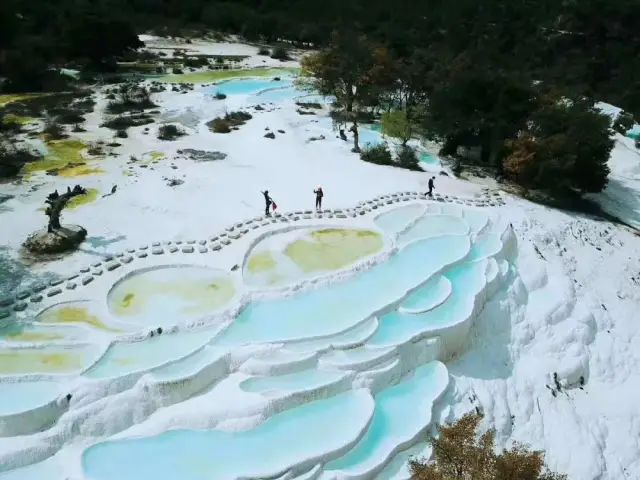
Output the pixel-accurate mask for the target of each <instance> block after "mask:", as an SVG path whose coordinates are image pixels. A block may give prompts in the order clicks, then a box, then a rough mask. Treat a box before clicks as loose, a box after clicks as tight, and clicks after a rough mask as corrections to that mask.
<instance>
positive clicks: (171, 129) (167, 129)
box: [158, 124, 186, 140]
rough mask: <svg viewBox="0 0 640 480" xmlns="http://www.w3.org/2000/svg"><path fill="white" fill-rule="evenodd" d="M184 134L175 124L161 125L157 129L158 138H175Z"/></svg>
mask: <svg viewBox="0 0 640 480" xmlns="http://www.w3.org/2000/svg"><path fill="white" fill-rule="evenodd" d="M183 135H186V133H185V132H184V131H183V130H181V129H179V128H178V127H177V126H176V125H171V124H168V125H162V126H161V127H160V128H159V129H158V138H159V139H160V140H175V139H176V138H178V137H181V136H183Z"/></svg>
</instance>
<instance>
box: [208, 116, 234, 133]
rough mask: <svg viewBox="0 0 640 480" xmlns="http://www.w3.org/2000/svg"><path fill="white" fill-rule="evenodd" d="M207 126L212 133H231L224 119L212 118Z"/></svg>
mask: <svg viewBox="0 0 640 480" xmlns="http://www.w3.org/2000/svg"><path fill="white" fill-rule="evenodd" d="M207 126H208V127H209V129H210V130H211V131H212V132H213V133H229V132H231V126H230V125H229V122H227V121H226V120H225V119H224V118H220V117H218V118H214V119H213V120H211V121H210V122H209V123H207Z"/></svg>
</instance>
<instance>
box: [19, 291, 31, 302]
mask: <svg viewBox="0 0 640 480" xmlns="http://www.w3.org/2000/svg"><path fill="white" fill-rule="evenodd" d="M30 295H31V293H30V292H28V291H26V290H23V291H22V292H18V293H17V294H16V298H17V299H18V300H24V299H25V298H29V296H30Z"/></svg>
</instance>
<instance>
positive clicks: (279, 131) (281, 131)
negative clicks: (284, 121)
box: [278, 130, 286, 133]
mask: <svg viewBox="0 0 640 480" xmlns="http://www.w3.org/2000/svg"><path fill="white" fill-rule="evenodd" d="M278 133H286V132H285V131H284V130H278Z"/></svg>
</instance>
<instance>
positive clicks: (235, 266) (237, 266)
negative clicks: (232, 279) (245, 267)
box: [231, 263, 240, 272]
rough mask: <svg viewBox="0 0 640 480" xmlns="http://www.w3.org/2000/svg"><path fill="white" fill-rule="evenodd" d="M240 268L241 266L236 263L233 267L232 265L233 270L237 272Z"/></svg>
mask: <svg viewBox="0 0 640 480" xmlns="http://www.w3.org/2000/svg"><path fill="white" fill-rule="evenodd" d="M238 268H240V266H239V265H238V264H237V263H236V264H235V265H234V266H233V267H231V271H232V272H235V271H236V270H238Z"/></svg>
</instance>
